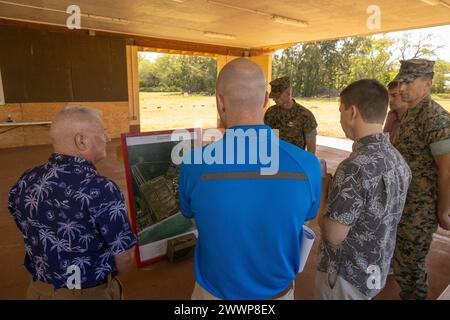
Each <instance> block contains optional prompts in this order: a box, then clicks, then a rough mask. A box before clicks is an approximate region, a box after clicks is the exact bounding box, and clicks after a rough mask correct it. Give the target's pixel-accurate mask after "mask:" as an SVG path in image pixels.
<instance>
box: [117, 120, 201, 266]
mask: <svg viewBox="0 0 450 320" xmlns="http://www.w3.org/2000/svg"><path fill="white" fill-rule="evenodd" d="M177 132H178V130H177ZM185 132H186V133H187V135H186V134H185V135H184V136H183V138H182V139H183V141H185V142H186V141H187V140H190V141H191V146H192V147H195V146H197V141H199V138H198V136H199V135H200V132H199V131H198V130H194V129H186V130H185ZM172 133H174V131H173V130H170V131H154V132H143V133H137V134H134V133H130V134H123V135H122V151H123V157H124V165H125V175H126V180H127V187H128V198H129V199H128V200H129V204H130V205H129V208H130V220H131V224H132V226H133V230H134V232H135V234H136V235H137V238H138V245H137V246H136V254H135V256H136V263H137V266H138V267H143V266H146V265H149V264H152V263H155V262H157V261H160V260H162V259H164V258H165V257H166V250H167V241H168V240H170V239H173V238H176V237H179V236H182V235H186V234H189V233H195V234H197V230H196V228H195V225H194V224H193V222H192V221H191V220H190V219H187V218H185V217H184V216H183V215H182V214H181V212H180V210H179V205H178V173H179V170H178V165H176V164H174V162H173V161H172V156H171V155H172V150H173V149H174V147H175V146H176V145H177V144H178V143H180V141H177V140H174V138H173V137H174V136H173V135H172ZM178 138H179V137H178Z"/></svg>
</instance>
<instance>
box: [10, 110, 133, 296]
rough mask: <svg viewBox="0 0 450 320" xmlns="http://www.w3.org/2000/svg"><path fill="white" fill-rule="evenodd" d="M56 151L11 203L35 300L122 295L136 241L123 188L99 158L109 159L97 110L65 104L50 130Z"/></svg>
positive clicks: (14, 189)
mask: <svg viewBox="0 0 450 320" xmlns="http://www.w3.org/2000/svg"><path fill="white" fill-rule="evenodd" d="M51 135H52V138H53V146H54V150H55V153H54V154H52V155H51V156H50V159H49V161H48V162H47V163H46V164H44V165H42V166H39V167H36V168H34V169H31V170H29V171H27V172H25V173H24V174H23V176H22V177H21V178H20V179H19V181H18V182H17V184H16V185H14V186H13V187H12V189H11V191H10V194H9V199H8V207H9V210H10V212H11V214H12V215H13V217H14V219H15V222H16V224H17V226H18V228H19V230H20V231H21V232H22V234H23V239H24V242H25V251H26V254H25V267H26V269H27V270H28V271H29V272H30V274H31V276H32V281H31V284H30V286H29V289H28V294H27V296H28V298H29V299H120V298H121V297H122V288H121V285H120V282H119V281H118V279H116V278H115V275H116V274H117V273H120V272H123V271H125V270H126V269H127V268H128V267H129V265H130V264H131V263H132V254H131V249H132V248H133V247H134V245H135V244H136V238H135V236H134V234H133V232H132V230H131V226H130V223H129V220H128V216H127V208H126V205H125V201H124V197H123V195H122V192H121V191H120V189H119V187H118V186H117V185H116V184H115V183H114V182H113V181H111V180H109V179H107V178H105V177H103V176H101V175H100V174H99V173H98V172H97V169H96V168H95V166H94V163H96V162H98V161H100V160H102V159H103V158H105V156H106V142H107V140H108V137H107V135H106V134H105V129H104V125H103V123H102V121H101V118H100V115H99V113H98V112H97V111H96V110H95V109H91V108H86V107H66V108H64V109H63V110H62V111H60V112H59V113H58V114H57V116H56V118H55V119H54V121H53V124H52V128H51Z"/></svg>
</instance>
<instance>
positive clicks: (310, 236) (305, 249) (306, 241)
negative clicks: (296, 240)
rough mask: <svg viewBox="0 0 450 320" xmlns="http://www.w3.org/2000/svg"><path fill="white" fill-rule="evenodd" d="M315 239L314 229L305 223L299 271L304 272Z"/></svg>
mask: <svg viewBox="0 0 450 320" xmlns="http://www.w3.org/2000/svg"><path fill="white" fill-rule="evenodd" d="M315 239H316V234H315V233H314V231H313V230H312V229H311V228H309V227H307V226H305V225H303V232H302V242H301V247H300V268H299V269H298V273H300V272H302V271H303V268H305V264H306V261H307V260H308V257H309V253H310V252H311V248H312V246H313V244H314V240H315Z"/></svg>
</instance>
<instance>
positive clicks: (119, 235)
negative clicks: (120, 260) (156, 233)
mask: <svg viewBox="0 0 450 320" xmlns="http://www.w3.org/2000/svg"><path fill="white" fill-rule="evenodd" d="M101 199H102V203H101V204H100V205H99V206H97V207H95V208H91V210H90V211H91V214H93V215H94V218H95V224H96V226H97V228H98V230H99V232H100V234H101V235H102V237H103V239H104V240H105V242H106V243H107V244H108V248H109V249H110V251H111V252H112V253H113V254H114V255H118V254H120V253H122V252H125V251H127V250H129V249H131V248H133V247H134V245H135V244H136V242H137V241H136V237H135V235H134V233H133V231H132V229H131V225H130V221H129V220H128V211H127V206H126V204H125V199H124V196H123V194H122V192H121V191H120V189H119V187H118V186H117V185H116V184H115V183H114V182H112V181H108V182H106V184H105V185H104V186H103V188H102V197H101Z"/></svg>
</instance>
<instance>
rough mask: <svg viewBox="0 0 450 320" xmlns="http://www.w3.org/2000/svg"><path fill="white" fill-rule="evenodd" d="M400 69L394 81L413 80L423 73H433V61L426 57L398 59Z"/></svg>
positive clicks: (423, 74)
mask: <svg viewBox="0 0 450 320" xmlns="http://www.w3.org/2000/svg"><path fill="white" fill-rule="evenodd" d="M400 64H401V66H400V71H399V72H398V74H397V76H396V77H395V78H394V81H414V80H415V79H416V78H418V77H421V76H425V75H431V76H433V75H434V71H433V68H434V61H430V60H426V59H410V60H401V61H400Z"/></svg>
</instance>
